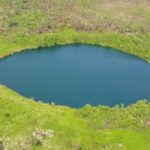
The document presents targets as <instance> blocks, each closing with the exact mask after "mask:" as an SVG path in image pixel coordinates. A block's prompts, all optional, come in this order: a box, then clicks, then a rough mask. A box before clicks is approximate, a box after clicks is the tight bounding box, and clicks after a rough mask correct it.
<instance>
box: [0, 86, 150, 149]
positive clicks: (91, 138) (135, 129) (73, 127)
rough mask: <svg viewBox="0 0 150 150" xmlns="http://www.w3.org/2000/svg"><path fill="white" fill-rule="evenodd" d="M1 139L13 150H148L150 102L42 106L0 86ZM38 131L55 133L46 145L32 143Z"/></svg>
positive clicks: (149, 144)
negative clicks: (33, 135)
mask: <svg viewBox="0 0 150 150" xmlns="http://www.w3.org/2000/svg"><path fill="white" fill-rule="evenodd" d="M0 106H1V107H0V140H1V141H3V144H4V146H6V147H8V148H9V149H10V150H21V149H23V148H25V149H40V150H41V149H44V150H47V149H49V146H50V147H51V149H52V150H53V149H54V150H55V149H56V150H78V149H83V150H98V149H102V150H107V149H109V150H134V149H136V150H143V149H144V150H149V148H150V103H148V102H146V101H145V100H143V101H139V102H138V103H137V104H134V105H131V106H128V107H126V108H124V107H123V106H120V107H119V106H115V107H113V108H109V107H107V106H98V107H92V106H90V105H87V106H85V107H83V108H81V109H73V108H69V107H65V106H58V105H51V104H43V103H41V102H35V101H33V100H31V99H27V98H25V97H22V96H20V95H19V94H17V93H15V92H14V91H12V90H10V89H8V88H6V87H4V86H0ZM35 129H43V130H48V129H52V130H54V136H53V137H52V138H46V139H45V140H44V141H43V145H38V144H37V145H36V144H34V143H33V137H32V133H33V131H35Z"/></svg>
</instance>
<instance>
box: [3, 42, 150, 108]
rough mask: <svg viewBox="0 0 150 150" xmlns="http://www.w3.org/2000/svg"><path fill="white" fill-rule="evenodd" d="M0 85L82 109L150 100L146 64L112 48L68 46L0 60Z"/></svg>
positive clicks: (148, 68)
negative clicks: (89, 106) (84, 107)
mask: <svg viewBox="0 0 150 150" xmlns="http://www.w3.org/2000/svg"><path fill="white" fill-rule="evenodd" d="M0 83H1V84H4V85H6V86H8V87H9V88H12V89H13V90H15V91H17V92H19V93H20V94H22V95H23V96H26V97H29V98H30V97H32V98H34V99H36V100H42V101H44V102H55V103H56V104H60V105H67V106H71V107H81V106H83V105H85V104H92V105H99V104H102V105H109V106H113V105H115V104H121V103H123V104H125V105H128V104H131V103H134V102H136V101H137V100H139V99H144V98H147V99H149V98H150V65H149V64H148V63H146V62H144V61H143V60H141V59H139V58H137V57H135V56H132V55H128V54H125V53H122V52H118V51H115V50H113V49H111V48H103V47H98V46H90V45H68V46H56V47H52V48H41V49H38V50H32V51H28V52H27V51H26V52H22V53H18V54H15V55H13V56H10V57H7V58H5V59H3V60H0Z"/></svg>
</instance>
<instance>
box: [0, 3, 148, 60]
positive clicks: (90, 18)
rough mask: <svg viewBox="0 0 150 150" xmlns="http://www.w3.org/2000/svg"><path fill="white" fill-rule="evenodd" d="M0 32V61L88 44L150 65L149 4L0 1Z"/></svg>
mask: <svg viewBox="0 0 150 150" xmlns="http://www.w3.org/2000/svg"><path fill="white" fill-rule="evenodd" d="M0 33H1V34H0V57H4V56H6V55H9V54H11V53H14V52H16V51H20V50H24V49H30V48H36V47H40V46H52V45H56V44H69V43H88V44H97V45H103V46H110V47H113V48H117V49H120V50H122V51H125V52H128V53H131V54H134V55H137V56H139V57H141V58H144V59H145V60H147V61H150V50H149V47H150V1H149V0H131V1H129V0H116V1H115V0H92V1H91V0H39V1H38V2H37V1H36V0H0ZM89 33H90V34H89Z"/></svg>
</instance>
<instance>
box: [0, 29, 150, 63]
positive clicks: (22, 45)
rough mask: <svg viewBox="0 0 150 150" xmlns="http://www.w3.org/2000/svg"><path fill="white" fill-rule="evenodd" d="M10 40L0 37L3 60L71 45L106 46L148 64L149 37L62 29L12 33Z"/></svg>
mask: <svg viewBox="0 0 150 150" xmlns="http://www.w3.org/2000/svg"><path fill="white" fill-rule="evenodd" d="M12 36H13V37H12V39H8V38H6V37H4V36H1V37H0V45H1V46H0V56H1V57H2V58H3V57H5V56H8V55H10V54H13V53H15V52H19V51H22V50H28V49H32V48H38V47H47V46H48V47H50V46H54V45H65V44H73V43H82V44H96V45H99V46H108V47H112V48H115V49H118V50H121V51H123V52H127V53H130V54H133V55H136V56H138V57H140V58H143V59H145V60H146V61H147V62H150V50H149V47H150V35H149V34H137V35H128V36H127V35H124V34H121V33H113V32H101V33H98V32H90V34H89V33H88V32H84V31H78V32H77V31H75V30H74V29H63V30H61V31H58V32H57V33H43V34H40V35H24V34H22V33H20V32H17V33H15V32H14V33H13V35H12Z"/></svg>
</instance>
